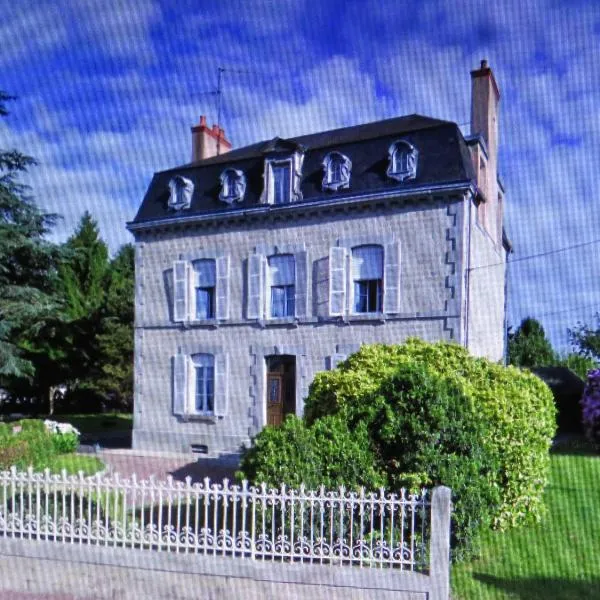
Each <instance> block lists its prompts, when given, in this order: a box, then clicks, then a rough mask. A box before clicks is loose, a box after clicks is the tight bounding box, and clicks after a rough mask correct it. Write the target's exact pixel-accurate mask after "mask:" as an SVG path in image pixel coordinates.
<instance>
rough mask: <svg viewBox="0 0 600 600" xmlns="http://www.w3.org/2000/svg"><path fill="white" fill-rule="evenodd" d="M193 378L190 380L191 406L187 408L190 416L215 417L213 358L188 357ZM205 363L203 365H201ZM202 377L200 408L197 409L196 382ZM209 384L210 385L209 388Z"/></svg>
mask: <svg viewBox="0 0 600 600" xmlns="http://www.w3.org/2000/svg"><path fill="white" fill-rule="evenodd" d="M190 361H191V364H192V368H193V373H194V377H193V379H192V381H193V383H192V386H193V392H192V393H191V394H190V400H191V403H190V404H191V406H188V413H189V414H190V415H201V416H208V417H212V416H215V392H216V380H215V356H214V354H208V353H197V354H192V355H191V356H190ZM203 363H205V364H203ZM200 376H202V381H203V387H204V389H203V393H202V394H201V395H200V398H201V407H200V408H199V407H198V397H199V394H198V382H199V379H200ZM209 383H210V384H212V388H211V389H209V388H210V386H209Z"/></svg>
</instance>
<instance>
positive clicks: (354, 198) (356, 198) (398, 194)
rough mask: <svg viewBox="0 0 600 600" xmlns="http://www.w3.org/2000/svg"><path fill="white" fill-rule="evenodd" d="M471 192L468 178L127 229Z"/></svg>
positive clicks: (140, 224) (179, 218) (181, 218)
mask: <svg viewBox="0 0 600 600" xmlns="http://www.w3.org/2000/svg"><path fill="white" fill-rule="evenodd" d="M461 192H471V193H472V194H475V193H476V188H475V185H474V184H473V182H472V181H471V180H469V179H466V180H462V181H456V182H452V183H443V184H434V185H423V186H413V187H411V188H408V189H403V190H398V189H394V190H385V191H381V190H380V191H377V192H367V193H363V194H347V195H344V196H336V197H335V198H329V197H326V198H320V199H318V200H310V201H303V202H294V203H290V204H282V205H272V204H260V205H258V206H253V207H250V208H245V209H238V210H220V211H213V212H209V213H199V214H191V215H178V216H176V217H166V218H165V217H162V218H160V219H149V220H147V221H139V222H136V221H130V222H129V223H127V225H126V226H127V229H128V231H130V232H131V233H134V232H136V231H144V230H146V229H152V228H154V227H165V226H169V225H184V224H194V223H206V222H210V221H214V220H219V219H239V218H246V217H256V216H260V215H267V214H280V213H282V214H285V213H287V212H294V211H296V210H299V209H304V210H306V209H311V210H315V209H316V210H318V209H322V208H332V207H335V208H338V207H339V208H343V207H351V206H353V205H357V204H361V203H364V202H368V201H371V200H389V199H393V198H409V197H411V196H428V195H433V194H442V193H461Z"/></svg>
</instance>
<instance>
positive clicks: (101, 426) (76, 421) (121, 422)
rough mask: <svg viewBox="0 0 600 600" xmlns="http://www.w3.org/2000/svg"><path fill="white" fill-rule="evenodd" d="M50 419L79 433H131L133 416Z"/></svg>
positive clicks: (84, 416) (83, 415)
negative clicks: (67, 424) (73, 428)
mask: <svg viewBox="0 0 600 600" xmlns="http://www.w3.org/2000/svg"><path fill="white" fill-rule="evenodd" d="M50 418H51V419H52V420H53V421H58V422H59V423H70V424H71V425H73V426H74V427H75V428H76V429H78V430H79V431H80V432H81V433H99V432H103V431H131V429H133V415H132V414H131V413H93V414H89V415H85V414H73V415H55V416H53V417H50Z"/></svg>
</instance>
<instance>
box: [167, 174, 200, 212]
mask: <svg viewBox="0 0 600 600" xmlns="http://www.w3.org/2000/svg"><path fill="white" fill-rule="evenodd" d="M193 193H194V184H193V183H192V182H191V181H190V180H189V179H186V178H185V177H182V176H181V175H175V177H172V178H171V180H170V181H169V208H170V209H172V210H183V209H187V208H189V207H190V205H191V203H192V194H193Z"/></svg>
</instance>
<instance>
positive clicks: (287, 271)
mask: <svg viewBox="0 0 600 600" xmlns="http://www.w3.org/2000/svg"><path fill="white" fill-rule="evenodd" d="M268 265H269V285H270V288H271V289H270V292H271V293H270V316H271V317H272V318H278V317H293V316H294V315H295V312H296V306H295V296H296V285H295V281H296V268H295V260H294V256H293V255H292V254H282V255H277V256H270V257H269V258H268Z"/></svg>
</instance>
